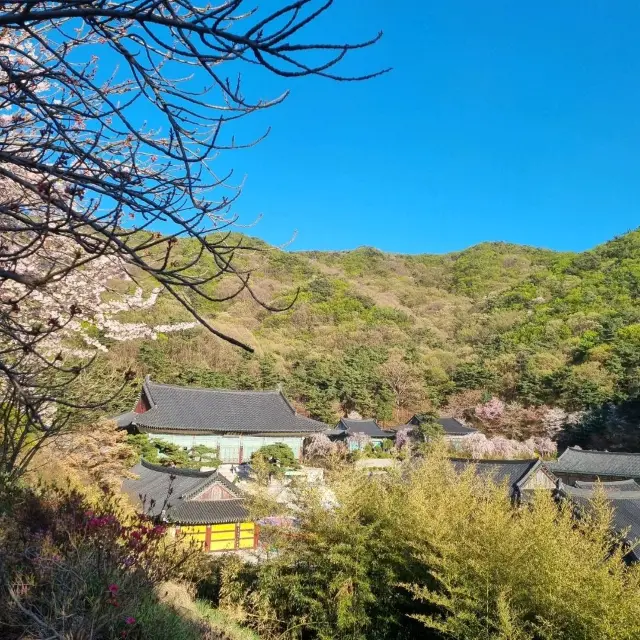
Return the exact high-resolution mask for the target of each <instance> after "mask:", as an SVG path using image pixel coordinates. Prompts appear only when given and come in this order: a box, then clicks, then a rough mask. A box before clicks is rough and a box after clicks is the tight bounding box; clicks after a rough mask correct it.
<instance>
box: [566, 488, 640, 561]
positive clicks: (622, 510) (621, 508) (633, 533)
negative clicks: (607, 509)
mask: <svg viewBox="0 0 640 640" xmlns="http://www.w3.org/2000/svg"><path fill="white" fill-rule="evenodd" d="M579 484H580V486H576V487H570V486H566V485H565V486H564V487H563V491H564V493H565V494H566V495H568V496H569V497H570V498H571V499H572V500H573V502H574V503H576V504H577V505H579V506H580V507H582V508H588V506H589V500H590V499H591V498H592V497H593V495H594V493H595V490H596V486H599V487H600V488H602V489H603V490H604V492H605V493H606V495H607V498H608V499H609V500H610V501H611V507H612V508H613V526H614V528H615V530H616V531H617V532H619V533H622V532H625V540H626V541H627V542H629V543H630V544H633V543H635V541H636V540H640V485H639V484H637V483H636V482H634V481H633V480H627V481H623V482H600V483H595V482H580V483H579ZM576 485H578V482H576ZM631 555H633V557H634V559H635V560H636V561H637V560H640V547H636V548H635V549H634V550H633V551H632V552H631Z"/></svg>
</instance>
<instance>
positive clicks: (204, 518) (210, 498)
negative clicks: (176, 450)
mask: <svg viewBox="0 0 640 640" xmlns="http://www.w3.org/2000/svg"><path fill="white" fill-rule="evenodd" d="M131 472H132V474H133V476H134V477H133V478H127V479H125V480H124V482H123V485H122V490H123V491H124V493H126V494H127V495H128V496H129V498H130V500H131V501H132V502H133V503H134V504H135V505H136V507H137V508H138V509H139V510H140V511H142V512H143V513H145V514H146V515H148V516H151V517H152V518H153V519H154V520H156V521H158V522H164V523H166V524H167V525H168V526H169V527H171V529H172V530H173V531H174V532H175V533H182V534H185V535H186V537H187V540H193V541H195V542H197V543H198V544H200V545H201V546H202V548H203V549H204V550H205V551H238V550H242V549H245V550H247V549H255V548H257V546H258V535H259V532H258V526H257V525H256V524H255V523H254V522H252V520H251V518H250V517H249V512H248V510H247V509H246V507H245V505H244V494H243V492H242V491H241V490H240V489H238V487H236V486H235V485H234V484H232V483H231V482H229V481H228V480H227V479H226V478H225V477H224V476H222V475H221V474H219V473H218V472H217V471H195V470H193V469H176V468H174V467H163V466H160V465H154V464H151V463H149V462H146V461H145V460H142V461H141V462H140V463H138V464H137V465H136V466H135V467H133V469H132V470H131Z"/></svg>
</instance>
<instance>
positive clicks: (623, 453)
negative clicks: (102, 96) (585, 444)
mask: <svg viewBox="0 0 640 640" xmlns="http://www.w3.org/2000/svg"><path fill="white" fill-rule="evenodd" d="M569 450H571V451H577V452H578V453H601V454H604V455H607V456H637V457H640V453H633V452H631V451H599V450H598V449H581V448H580V447H567V448H566V451H569ZM562 455H564V452H563V454H562ZM560 457H562V456H560Z"/></svg>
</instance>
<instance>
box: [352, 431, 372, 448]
mask: <svg viewBox="0 0 640 640" xmlns="http://www.w3.org/2000/svg"><path fill="white" fill-rule="evenodd" d="M369 444H371V437H370V436H368V435H367V434H366V433H354V434H352V435H350V436H349V437H348V438H347V448H348V449H349V451H353V450H354V449H357V450H359V451H362V449H364V448H366V446H367V445H369Z"/></svg>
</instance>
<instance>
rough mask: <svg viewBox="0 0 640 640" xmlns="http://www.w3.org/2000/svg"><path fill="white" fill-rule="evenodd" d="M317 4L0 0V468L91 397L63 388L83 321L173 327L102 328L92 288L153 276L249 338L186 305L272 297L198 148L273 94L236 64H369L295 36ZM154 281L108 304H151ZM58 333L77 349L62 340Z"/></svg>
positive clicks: (226, 139)
mask: <svg viewBox="0 0 640 640" xmlns="http://www.w3.org/2000/svg"><path fill="white" fill-rule="evenodd" d="M331 4H332V3H331V2H326V3H320V4H318V5H316V4H315V0H298V1H294V2H291V3H290V4H286V5H282V6H279V7H278V6H276V7H272V9H271V11H265V12H260V11H257V10H255V9H254V7H253V6H248V4H247V1H246V0H222V2H220V3H217V4H216V3H214V4H213V5H212V4H207V3H200V2H198V0H180V1H177V0H158V1H157V2H140V1H138V0H117V1H115V0H114V1H113V2H111V1H109V2H85V3H83V2H76V1H75V0H51V1H47V2H40V1H39V0H23V1H21V2H10V1H8V2H2V3H0V394H1V397H0V431H1V433H0V440H1V443H2V447H0V472H4V473H8V474H9V475H14V476H15V475H19V474H20V473H21V472H22V471H24V469H25V468H26V465H27V464H28V462H29V461H30V459H31V457H32V456H33V455H35V453H36V452H37V450H38V448H39V447H40V446H41V445H42V443H43V442H44V441H45V440H46V439H47V438H49V437H51V435H53V434H55V433H58V432H60V430H61V429H63V427H64V426H65V424H66V423H67V420H68V415H69V414H68V411H66V410H61V409H62V408H66V409H69V410H73V409H74V408H78V407H83V408H86V407H88V406H91V405H92V404H94V403H97V402H99V401H104V400H105V399H106V398H104V397H102V398H87V397H80V398H78V397H74V393H73V382H74V381H75V380H76V379H77V377H78V375H79V374H80V373H81V372H82V370H83V368H84V367H86V366H90V364H91V358H89V359H87V356H89V355H90V353H95V352H96V351H99V350H102V347H104V343H103V341H102V340H101V339H100V338H99V337H96V336H95V335H93V333H95V331H94V332H93V333H91V332H89V331H88V328H89V326H91V327H93V328H94V329H96V330H97V332H98V333H101V334H102V335H104V337H106V338H110V339H126V337H127V336H128V337H132V336H137V337H151V338H152V337H154V335H156V334H157V333H158V332H160V331H170V330H175V329H177V327H176V325H164V326H161V327H146V326H143V325H141V324H139V325H131V324H130V325H127V324H126V323H119V322H118V321H117V319H115V318H114V317H113V316H114V314H115V313H117V312H118V311H117V309H116V308H115V307H117V304H116V303H113V304H111V303H107V302H105V301H104V298H103V296H102V293H104V291H105V282H108V279H109V278H110V277H112V275H113V274H114V273H120V274H121V275H122V274H123V273H125V274H126V278H130V279H134V280H137V279H140V280H141V281H142V280H144V281H145V282H149V281H152V282H154V283H155V285H154V286H156V287H157V288H158V289H162V291H163V292H164V293H165V294H166V295H170V296H172V297H173V298H175V299H176V300H177V301H178V302H179V303H180V304H181V305H182V306H183V307H184V309H186V310H187V311H188V312H189V313H190V314H191V316H192V319H193V322H198V323H200V324H202V325H204V326H205V327H206V328H207V329H208V330H209V331H211V332H212V333H213V334H215V335H217V336H219V337H220V338H222V339H224V340H226V341H228V342H230V343H232V344H235V345H237V346H239V347H241V348H244V349H248V350H251V348H250V347H249V346H248V345H246V344H244V343H242V342H240V341H238V340H236V339H235V338H233V337H231V336H228V335H225V334H224V333H222V332H220V331H219V330H217V329H216V328H215V327H213V326H211V324H209V323H208V322H207V321H206V320H205V318H203V317H202V315H201V314H200V313H199V312H198V305H197V300H198V299H204V300H207V301H209V302H216V301H223V300H228V299H230V298H233V297H234V296H236V295H238V294H239V293H240V292H243V291H244V292H247V294H248V295H249V296H250V297H252V298H253V299H254V300H256V301H257V302H259V303H260V304H262V305H263V306H264V307H265V308H268V309H273V307H271V306H269V305H268V304H267V303H266V302H265V301H261V300H259V299H258V297H257V295H256V294H255V293H254V292H253V290H252V288H251V282H250V275H251V274H250V272H248V271H246V270H243V269H241V268H240V267H238V266H237V261H235V260H234V257H235V256H236V254H237V253H238V252H240V251H250V250H255V249H250V248H249V247H244V246H243V244H242V242H241V241H238V240H234V239H233V237H231V236H230V235H229V233H228V231H229V227H230V225H232V224H233V223H234V222H235V220H236V216H235V214H234V213H233V212H232V211H231V205H232V204H233V203H234V202H235V200H236V198H237V197H238V195H239V192H240V189H239V187H238V186H236V185H234V184H233V183H232V182H231V173H230V172H229V171H225V170H223V171H220V170H219V169H218V167H217V166H216V167H214V166H213V161H214V159H215V158H216V157H217V156H218V154H219V153H220V152H221V151H225V150H231V149H237V148H241V147H248V146H251V145H253V144H255V143H256V142H257V141H259V139H261V137H262V136H258V138H257V139H249V140H246V141H239V140H237V139H236V137H235V136H234V135H233V133H232V132H231V131H230V129H229V127H230V126H231V125H232V123H235V121H236V120H238V119H240V118H243V117H245V116H248V115H250V114H253V113H255V112H258V111H262V110H265V109H268V108H271V107H273V106H276V105H278V104H279V103H281V102H282V101H283V100H284V99H285V98H286V96H287V92H286V91H285V92H282V93H280V94H279V95H276V96H275V97H272V98H263V97H256V96H254V95H252V92H251V91H250V90H246V89H245V87H244V85H242V84H241V82H240V77H239V75H236V74H238V73H239V72H240V71H242V69H243V68H253V69H255V68H259V70H260V71H262V72H263V73H266V74H271V75H273V76H279V77H280V78H284V79H293V78H298V77H303V76H310V75H311V76H319V77H323V78H330V79H334V80H354V79H363V78H368V77H372V76H375V75H377V73H373V74H369V75H365V76H362V77H360V78H350V77H349V78H346V77H343V76H340V75H338V74H337V73H336V72H335V69H334V67H335V65H336V64H337V63H339V62H340V61H341V60H342V59H343V58H344V56H345V55H346V54H348V53H349V52H350V51H352V50H354V49H358V48H362V47H366V46H368V45H370V44H373V43H374V42H375V41H376V40H377V39H378V37H379V35H378V36H376V37H374V38H373V39H371V40H369V41H366V42H362V43H359V44H349V43H344V42H343V43H337V44H330V43H326V42H322V43H319V44H314V43H308V42H305V37H304V34H305V32H306V27H307V26H308V25H309V24H310V23H312V22H314V21H315V20H317V19H318V18H320V17H321V16H322V15H323V14H324V13H325V11H327V10H328V9H329V7H330V6H331ZM231 73H233V74H234V76H235V77H233V78H232V77H231V76H230V75H229V74H231ZM159 225H163V227H162V228H164V229H166V230H167V233H166V234H165V235H161V234H160V233H158V228H159ZM178 238H188V239H190V240H191V242H192V243H193V249H194V250H193V252H192V253H191V254H190V257H189V258H188V259H178V258H177V256H176V255H175V247H176V242H177V239H178ZM126 278H125V279H126ZM220 279H227V280H230V281H231V282H233V283H235V284H234V286H230V285H229V286H228V287H225V288H224V289H219V288H218V289H217V290H219V291H220V290H224V291H226V292H227V293H221V294H219V295H216V294H215V293H212V292H213V291H215V290H216V288H212V287H209V286H208V285H209V284H210V283H211V282H213V281H217V280H220ZM158 289H154V290H153V291H152V292H151V293H148V294H147V296H146V297H145V296H143V293H142V290H136V291H135V292H134V293H133V294H131V295H130V296H129V297H128V299H127V298H126V297H125V300H123V301H122V304H129V305H131V306H133V307H134V308H135V307H136V305H137V308H140V306H141V305H142V306H144V305H146V304H152V301H153V300H155V297H156V296H157V295H158V292H159V291H158ZM118 304H119V303H118ZM188 324H189V326H190V323H188ZM88 325H89V326H88ZM186 326H187V325H182V327H181V328H185V327H186ZM74 331H75V332H77V333H78V336H79V337H80V339H81V345H82V347H78V346H69V345H68V343H67V341H66V340H65V339H64V337H65V334H67V335H68V333H69V332H71V333H73V332H74ZM87 347H88V349H87ZM85 352H90V353H85ZM125 377H126V374H125ZM116 391H117V390H116ZM51 407H54V408H55V407H57V408H58V411H57V412H55V413H52V411H51Z"/></svg>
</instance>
